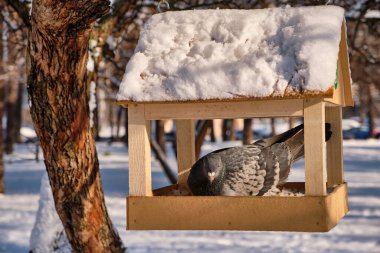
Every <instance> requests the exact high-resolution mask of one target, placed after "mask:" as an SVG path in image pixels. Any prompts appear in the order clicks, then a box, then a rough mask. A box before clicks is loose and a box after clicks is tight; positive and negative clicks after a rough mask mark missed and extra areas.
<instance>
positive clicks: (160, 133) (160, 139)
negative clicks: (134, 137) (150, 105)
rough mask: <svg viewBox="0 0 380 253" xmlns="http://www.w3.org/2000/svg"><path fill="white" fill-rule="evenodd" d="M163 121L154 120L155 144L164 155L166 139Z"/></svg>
mask: <svg viewBox="0 0 380 253" xmlns="http://www.w3.org/2000/svg"><path fill="white" fill-rule="evenodd" d="M164 126H165V121H163V120H156V131H155V134H156V141H157V144H158V145H159V146H160V148H161V151H162V152H163V153H164V154H165V155H166V146H165V144H166V138H165V128H164Z"/></svg>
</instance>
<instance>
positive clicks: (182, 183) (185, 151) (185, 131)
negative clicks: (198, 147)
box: [176, 119, 195, 189]
mask: <svg viewBox="0 0 380 253" xmlns="http://www.w3.org/2000/svg"><path fill="white" fill-rule="evenodd" d="M194 128H195V127H194V120H191V119H180V120H176V132H177V163H178V185H179V187H180V189H181V188H182V189H187V188H188V187H187V178H188V176H189V173H190V168H191V166H193V164H194V163H195V130H194Z"/></svg>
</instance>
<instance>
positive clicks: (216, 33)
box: [117, 6, 344, 102]
mask: <svg viewBox="0 0 380 253" xmlns="http://www.w3.org/2000/svg"><path fill="white" fill-rule="evenodd" d="M343 21H344V10H343V9H342V8H340V7H336V6H317V7H301V8H289V7H288V8H273V9H262V10H192V11H180V12H174V11H173V12H172V11H170V12H165V13H160V14H156V15H153V16H152V17H151V18H150V19H149V20H148V21H147V23H146V25H145V27H144V29H143V31H142V33H141V36H140V39H139V42H138V45H137V47H136V50H135V53H134V55H133V56H132V58H131V59H130V61H129V63H128V65H127V68H126V72H125V75H124V78H123V81H122V83H121V85H120V90H119V93H118V96H117V99H118V100H119V101H136V102H153V101H193V100H196V101H199V100H226V99H227V100H229V99H236V98H242V97H243V98H266V97H289V96H298V97H305V96H310V95H313V96H327V95H329V96H331V95H332V91H333V86H334V82H335V81H336V77H337V60H338V51H339V42H340V39H341V26H342V22H343Z"/></svg>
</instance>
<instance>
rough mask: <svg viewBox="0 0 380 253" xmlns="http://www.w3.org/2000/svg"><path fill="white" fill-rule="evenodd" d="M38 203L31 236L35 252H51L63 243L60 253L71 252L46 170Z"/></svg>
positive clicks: (32, 248)
mask: <svg viewBox="0 0 380 253" xmlns="http://www.w3.org/2000/svg"><path fill="white" fill-rule="evenodd" d="M38 203H39V204H38V210H37V216H36V221H35V223H34V226H33V229H32V233H31V236H30V244H29V245H30V249H31V250H32V251H33V252H35V253H51V252H52V251H53V249H54V248H58V247H57V246H58V245H61V247H59V249H60V253H70V252H71V251H72V250H71V246H70V244H69V243H68V240H67V237H66V234H65V233H64V232H63V225H62V223H61V222H60V220H59V217H58V214H57V212H56V210H55V205H54V199H53V193H52V191H51V188H50V184H49V178H48V175H47V173H46V172H45V173H44V175H43V177H42V180H41V190H40V200H39V202H38Z"/></svg>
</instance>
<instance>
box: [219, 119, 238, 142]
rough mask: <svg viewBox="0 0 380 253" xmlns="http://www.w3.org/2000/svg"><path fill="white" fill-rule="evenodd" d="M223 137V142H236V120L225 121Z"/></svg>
mask: <svg viewBox="0 0 380 253" xmlns="http://www.w3.org/2000/svg"><path fill="white" fill-rule="evenodd" d="M222 136H223V141H234V140H236V136H235V120H234V119H225V120H223V127H222Z"/></svg>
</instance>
